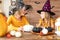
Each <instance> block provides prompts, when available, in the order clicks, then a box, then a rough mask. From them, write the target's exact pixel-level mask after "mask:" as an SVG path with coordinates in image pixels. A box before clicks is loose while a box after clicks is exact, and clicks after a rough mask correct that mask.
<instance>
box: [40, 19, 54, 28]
mask: <svg viewBox="0 0 60 40" xmlns="http://www.w3.org/2000/svg"><path fill="white" fill-rule="evenodd" d="M49 22H50V23H49ZM54 22H55V20H54V19H52V18H50V21H48V22H47V21H43V20H42V19H40V20H39V24H40V26H43V27H48V26H51V27H54Z"/></svg>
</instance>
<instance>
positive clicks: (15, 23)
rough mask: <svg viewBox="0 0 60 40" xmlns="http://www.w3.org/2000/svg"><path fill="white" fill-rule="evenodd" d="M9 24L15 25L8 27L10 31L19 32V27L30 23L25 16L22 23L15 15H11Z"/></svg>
mask: <svg viewBox="0 0 60 40" xmlns="http://www.w3.org/2000/svg"><path fill="white" fill-rule="evenodd" d="M7 24H8V25H10V24H12V25H13V26H11V25H10V26H9V27H8V30H17V29H18V28H19V27H21V26H24V25H27V24H29V22H28V21H27V19H26V17H25V16H23V17H22V20H21V21H19V20H17V19H16V18H15V17H14V16H13V15H10V17H9V18H8V20H7Z"/></svg>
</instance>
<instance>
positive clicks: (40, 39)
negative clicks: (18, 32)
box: [0, 32, 60, 40]
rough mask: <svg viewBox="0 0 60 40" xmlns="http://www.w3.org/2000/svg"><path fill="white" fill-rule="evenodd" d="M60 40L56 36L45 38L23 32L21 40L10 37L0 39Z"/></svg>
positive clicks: (17, 39)
mask: <svg viewBox="0 0 60 40" xmlns="http://www.w3.org/2000/svg"><path fill="white" fill-rule="evenodd" d="M57 39H60V37H58V36H57V35H55V34H54V35H47V36H40V35H38V34H32V33H27V32H24V33H23V35H22V37H21V38H16V37H11V38H6V37H1V38H0V40H57Z"/></svg>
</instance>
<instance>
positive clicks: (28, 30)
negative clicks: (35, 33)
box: [23, 25, 34, 32]
mask: <svg viewBox="0 0 60 40" xmlns="http://www.w3.org/2000/svg"><path fill="white" fill-rule="evenodd" d="M33 27H34V26H33V25H25V26H23V30H24V31H26V32H30V31H32V29H33Z"/></svg>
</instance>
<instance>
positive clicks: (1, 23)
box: [0, 14, 7, 37]
mask: <svg viewBox="0 0 60 40" xmlns="http://www.w3.org/2000/svg"><path fill="white" fill-rule="evenodd" d="M6 33H7V23H6V20H5V19H4V16H3V15H2V14H0V37H1V36H4V35H5V34H6Z"/></svg>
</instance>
